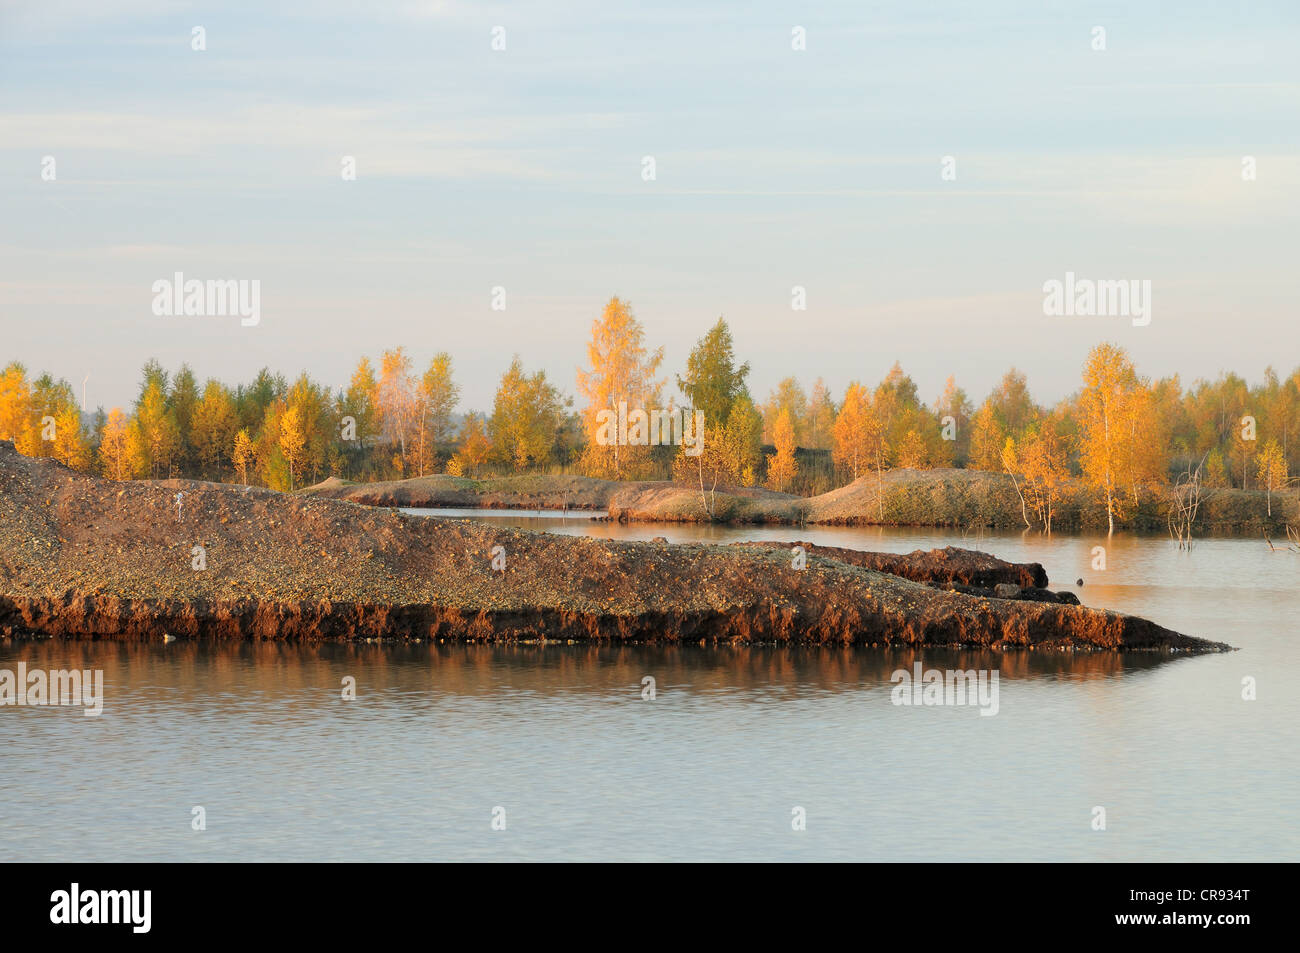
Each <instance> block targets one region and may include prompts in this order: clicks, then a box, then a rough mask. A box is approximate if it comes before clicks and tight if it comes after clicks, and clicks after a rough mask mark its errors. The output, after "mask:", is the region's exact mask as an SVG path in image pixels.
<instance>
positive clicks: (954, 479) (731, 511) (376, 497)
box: [299, 469, 1300, 540]
mask: <svg viewBox="0 0 1300 953" xmlns="http://www.w3.org/2000/svg"><path fill="white" fill-rule="evenodd" d="M880 484H881V486H882V487H883V490H884V493H883V495H884V505H883V519H882V518H881V512H882V507H881V505H880V503H879V500H878V493H877V479H876V476H875V475H874V474H869V475H867V476H864V477H862V478H860V479H858V480H856V481H855V482H853V483H850V484H849V485H848V486H844V487H840V488H838V489H835V490H832V491H830V492H829V493H823V494H821V495H819V496H813V497H800V496H793V495H791V494H787V493H777V492H774V491H771V490H766V489H762V488H753V487H735V486H726V487H723V486H719V487H718V488H717V489H716V490H715V491H713V492H712V494H710V493H709V490H708V489H706V490H705V496H706V497H709V496H710V495H711V499H710V501H709V502H710V503H711V504H712V506H713V518H712V519H710V518H709V515H708V512H707V510H706V508H705V503H704V502H703V501H702V499H701V493H700V490H699V487H698V486H696V487H692V486H688V485H685V484H681V483H674V482H670V481H649V480H645V481H627V482H618V481H613V480H600V479H595V478H591V477H581V476H568V475H555V476H552V475H546V474H530V475H524V476H511V477H488V478H485V479H480V480H471V479H467V478H463V477H453V476H447V475H441V474H440V475H434V476H425V477H412V478H410V479H407V480H392V481H383V482H377V483H348V482H346V481H343V480H336V479H331V480H326V481H325V482H323V483H318V484H316V485H314V486H311V487H307V488H305V489H303V490H300V491H299V493H300V494H301V495H307V496H318V497H324V498H328V499H337V500H347V501H349V502H352V503H360V504H363V505H366V506H382V507H397V508H408V507H409V508H427V509H500V510H518V511H528V510H548V511H550V510H554V511H564V510H567V511H569V512H573V513H575V514H579V515H580V514H582V513H584V512H602V513H608V518H609V519H610V520H612V521H616V522H621V523H717V524H723V525H745V524H760V525H761V524H770V525H786V526H802V525H823V526H911V527H936V528H943V527H946V528H953V529H966V528H971V529H997V530H1012V531H1014V530H1024V529H1035V530H1040V529H1042V526H1041V523H1040V522H1039V521H1038V520H1037V519H1036V518H1035V516H1034V514H1033V513H1032V512H1029V513H1028V516H1029V522H1030V523H1031V524H1033V525H1031V526H1026V520H1025V515H1024V514H1023V513H1022V508H1021V503H1020V499H1019V497H1018V496H1017V493H1016V488H1015V486H1014V485H1013V483H1012V481H1011V478H1010V477H1008V476H1006V475H1005V474H999V473H990V472H988V471H982V470H961V469H942V470H909V469H894V470H888V471H885V472H884V473H883V474H882V476H881V479H880ZM1203 496H1204V500H1203V503H1202V509H1201V514H1200V516H1199V517H1198V519H1197V521H1196V524H1195V535H1197V536H1205V537H1211V536H1238V537H1242V536H1245V537H1250V536H1253V537H1256V538H1262V536H1263V535H1264V534H1267V535H1268V536H1270V537H1271V538H1273V539H1275V540H1277V539H1285V537H1286V527H1287V525H1288V523H1289V524H1290V525H1292V526H1296V525H1300V494H1297V492H1296V491H1295V490H1288V491H1285V492H1275V493H1273V495H1272V508H1273V513H1272V515H1271V516H1269V515H1268V512H1267V500H1266V494H1265V493H1264V491H1262V490H1240V489H1235V488H1208V489H1206V490H1204V491H1203ZM1052 528H1053V530H1059V531H1062V532H1079V531H1085V532H1086V531H1097V530H1101V531H1105V529H1106V512H1105V507H1104V506H1103V505H1102V504H1100V503H1098V502H1095V501H1094V500H1092V499H1091V497H1090V494H1089V491H1088V490H1087V488H1086V487H1084V486H1083V485H1082V483H1081V482H1080V481H1071V482H1070V483H1069V484H1067V485H1066V487H1065V488H1064V490H1063V493H1062V500H1061V503H1060V504H1059V507H1058V509H1057V511H1056V513H1055V515H1054V517H1053V521H1052ZM1117 530H1118V531H1121V532H1133V533H1139V534H1151V533H1156V534H1163V533H1167V532H1168V523H1167V516H1166V511H1165V508H1164V504H1163V503H1162V501H1161V500H1160V499H1159V498H1158V496H1156V495H1155V494H1153V493H1151V492H1150V491H1148V492H1146V493H1145V494H1140V495H1139V503H1138V505H1137V507H1136V508H1135V509H1134V511H1133V513H1132V515H1131V516H1130V517H1129V518H1128V519H1126V520H1123V521H1121V522H1120V524H1119V526H1117Z"/></svg>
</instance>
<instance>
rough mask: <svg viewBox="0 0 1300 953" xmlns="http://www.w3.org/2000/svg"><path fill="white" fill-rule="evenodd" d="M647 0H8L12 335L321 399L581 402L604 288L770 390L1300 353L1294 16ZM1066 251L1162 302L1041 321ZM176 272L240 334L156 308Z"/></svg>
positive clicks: (925, 389) (1235, 7)
mask: <svg viewBox="0 0 1300 953" xmlns="http://www.w3.org/2000/svg"><path fill="white" fill-rule="evenodd" d="M638 6H639V9H633V8H631V7H630V6H628V7H625V6H623V5H618V4H611V3H599V2H574V3H565V2H547V3H530V4H522V3H518V4H516V3H485V4H473V3H462V2H456V0H452V2H443V3H438V2H432V3H429V2H424V3H421V2H371V3H358V4H351V3H342V2H334V0H320V2H311V3H308V2H303V3H280V2H273V0H261V2H255V3H187V2H169V0H117V2H114V0H102V2H101V0H40V2H27V0H0V329H2V330H3V335H2V336H0V361H6V360H9V359H13V358H17V359H19V360H22V361H23V362H25V363H26V364H27V365H28V366H29V367H30V368H33V369H48V370H50V371H53V372H54V373H55V374H56V375H58V376H64V377H67V378H69V379H70V380H73V381H74V382H76V383H77V384H78V387H79V385H80V380H81V378H82V377H83V376H84V375H85V374H87V373H89V374H90V375H91V379H90V383H89V385H88V397H89V402H90V404H91V406H92V407H93V406H94V405H96V404H102V405H104V406H111V405H114V404H125V403H127V402H129V401H130V400H131V399H132V397H133V396H134V393H135V389H136V383H137V380H138V377H139V368H140V365H141V364H142V363H143V362H144V360H145V359H146V358H148V357H150V356H154V357H157V358H159V359H160V360H162V361H163V362H164V364H166V365H167V366H169V367H173V368H174V367H175V366H177V365H179V364H180V363H181V362H182V361H188V362H189V363H190V364H191V365H192V366H193V367H194V369H195V372H196V373H197V374H198V375H199V376H200V378H203V377H206V376H210V375H211V376H218V377H221V378H223V379H225V380H227V381H235V380H239V379H247V378H249V377H251V376H252V374H253V373H254V372H255V371H256V370H257V369H258V368H259V367H261V366H263V365H270V366H271V367H273V368H275V369H278V370H281V371H283V372H284V373H286V374H287V375H290V376H292V375H294V374H296V373H297V372H298V371H299V370H301V369H303V368H306V369H308V370H309V371H310V372H311V373H312V374H313V376H315V377H317V378H318V379H321V380H323V381H325V382H326V383H328V384H330V385H331V386H338V385H340V384H344V383H346V380H347V377H348V375H349V373H350V371H351V369H352V367H353V365H354V364H355V362H356V360H357V358H358V356H359V355H360V354H362V353H367V354H370V355H371V356H372V357H374V358H377V357H378V355H379V352H380V351H381V350H382V349H383V348H385V347H388V346H392V345H396V344H405V345H406V346H407V348H408V349H409V350H410V352H411V353H412V354H413V356H414V357H415V358H416V360H417V362H418V363H420V364H423V363H425V362H427V360H428V358H429V357H430V356H431V355H432V354H433V353H434V352H435V351H438V350H447V351H450V352H451V353H452V355H453V356H454V358H455V362H456V367H457V373H458V376H459V378H460V380H461V382H462V387H463V392H464V398H465V400H464V404H463V408H462V409H464V408H471V407H472V408H483V407H486V406H488V405H489V404H490V401H491V395H492V392H493V390H494V388H495V385H496V381H497V378H498V377H499V375H500V373H501V372H502V371H503V370H504V369H505V367H506V365H507V364H508V363H509V360H510V356H511V354H512V352H515V351H518V352H520V353H521V354H522V355H523V356H524V358H525V362H526V364H527V365H528V366H529V367H530V368H531V367H538V366H540V367H544V368H545V369H546V370H547V372H548V373H549V374H550V375H551V376H552V377H553V378H554V379H555V380H556V381H557V382H558V383H559V384H560V385H561V386H562V387H563V388H564V389H565V390H566V391H568V392H572V390H573V388H574V370H575V368H576V367H577V365H578V364H580V363H581V362H583V360H584V359H585V341H586V338H587V334H588V329H589V327H590V324H591V321H592V319H593V318H594V317H595V316H596V315H598V314H599V312H600V309H601V307H602V305H603V303H604V302H605V300H606V299H607V298H608V297H609V296H610V295H612V294H618V295H621V296H623V297H625V298H627V299H629V300H630V301H631V302H632V304H633V307H634V308H635V310H636V312H637V314H638V316H639V317H640V318H641V320H642V322H643V323H644V325H645V327H646V330H647V332H648V336H649V339H650V342H651V344H653V345H659V344H662V345H664V346H665V349H666V351H667V365H666V368H667V370H668V372H669V374H670V375H671V374H675V373H677V372H678V371H679V370H680V368H681V366H682V364H683V363H684V361H685V357H686V354H687V352H688V351H689V348H690V346H691V344H692V343H693V342H694V341H695V340H696V339H697V338H698V337H700V336H701V335H702V334H703V333H704V332H705V331H706V330H707V328H708V327H709V326H710V325H711V324H712V323H713V321H714V320H716V318H717V317H718V316H719V315H723V316H725V317H726V318H727V319H728V320H729V321H730V323H731V325H732V328H733V330H734V332H735V336H736V341H737V347H738V351H739V354H740V356H741V357H742V358H744V359H746V360H749V361H750V362H751V363H752V365H753V374H752V377H751V385H752V390H753V391H754V393H755V396H756V397H759V398H760V399H761V398H762V397H763V396H764V395H766V393H767V391H768V390H769V389H770V388H771V387H772V386H774V385H775V383H776V382H777V380H779V379H780V378H781V377H783V376H785V375H787V374H794V375H796V376H797V377H798V378H799V379H800V380H801V382H803V383H804V385H805V387H807V386H809V385H811V382H812V380H813V379H814V378H815V377H816V376H818V375H822V376H824V377H825V378H826V380H827V382H828V383H829V384H830V385H831V387H832V389H833V390H835V391H836V392H837V394H838V393H839V392H842V390H843V388H844V386H845V385H846V384H847V383H848V381H849V380H850V379H853V378H858V379H862V380H864V381H868V382H875V381H877V380H878V379H879V378H880V377H881V376H882V375H883V374H884V373H885V371H886V370H887V369H888V367H889V365H890V364H892V363H893V361H894V360H895V359H898V360H901V361H902V363H903V366H904V367H905V368H906V369H907V370H908V371H909V372H910V373H911V374H912V375H913V376H914V377H915V378H916V380H917V382H918V384H919V385H920V387H921V391H922V393H923V395H924V396H925V397H927V398H933V397H934V396H935V395H936V394H937V393H938V392H939V390H940V389H941V388H942V385H943V381H944V378H945V377H946V376H947V374H949V373H955V374H956V375H957V378H958V382H959V383H961V384H962V385H963V386H965V387H966V388H967V390H968V391H969V392H970V393H971V394H972V396H973V397H975V398H976V399H979V398H980V397H982V396H983V395H984V394H985V393H986V392H987V391H988V389H989V388H990V387H991V386H992V384H993V383H994V382H995V380H996V379H997V378H998V377H1000V376H1001V374H1002V373H1003V372H1004V371H1005V370H1006V368H1007V367H1008V366H1009V365H1011V364H1015V365H1017V366H1019V367H1020V368H1021V369H1022V370H1024V371H1025V372H1026V373H1027V374H1028V375H1029V382H1030V386H1031V388H1032V389H1033V391H1034V393H1035V394H1036V395H1037V396H1038V397H1039V398H1040V399H1045V400H1054V399H1056V398H1058V397H1060V396H1063V395H1064V394H1066V393H1068V392H1069V391H1071V390H1073V389H1074V388H1075V386H1076V385H1077V381H1078V372H1079V368H1080V366H1081V364H1082V361H1083V358H1084V355H1085V353H1086V351H1087V349H1088V348H1089V347H1090V346H1091V345H1092V344H1094V343H1096V342H1097V341H1099V340H1102V339H1110V340H1113V341H1116V342H1118V343H1120V344H1122V345H1124V346H1125V347H1127V348H1129V349H1130V351H1131V352H1132V354H1133V356H1134V357H1135V359H1136V360H1137V362H1138V365H1139V368H1140V369H1141V370H1142V371H1143V372H1144V373H1148V374H1151V375H1153V376H1161V375H1165V374H1170V373H1174V372H1181V373H1182V374H1183V376H1184V379H1185V380H1188V381H1190V380H1191V379H1193V378H1195V377H1198V376H1215V375H1217V374H1218V373H1219V372H1220V371H1221V370H1225V369H1230V370H1236V371H1238V372H1241V373H1244V374H1246V375H1247V376H1249V377H1250V378H1252V379H1258V377H1259V376H1260V374H1261V373H1262V370H1263V368H1264V367H1265V366H1266V365H1267V364H1270V363H1273V364H1275V365H1277V366H1278V367H1279V368H1280V369H1286V370H1290V369H1291V368H1292V367H1294V366H1295V365H1297V364H1300V328H1298V325H1297V317H1298V315H1297V307H1296V306H1297V282H1296V280H1295V273H1296V270H1297V265H1296V258H1297V244H1298V243H1297V235H1298V234H1300V232H1298V231H1297V226H1298V225H1300V135H1298V129H1297V123H1298V122H1300V56H1297V53H1296V51H1297V50H1298V49H1300V42H1298V41H1300V30H1298V29H1297V26H1298V21H1300V12H1298V11H1300V6H1298V5H1297V4H1295V3H1294V2H1279V3H1240V4H1222V3H1214V4H1211V3H1179V4H1151V3H1141V2H1104V3H1063V2H1058V3H1011V2H992V3H979V4H971V3H959V2H952V3H925V2H907V3H901V2H900V3H892V4H884V3H872V4H862V3H820V4H816V5H812V4H799V3H735V4H720V3H712V4H710V3H699V2H678V0H673V2H667V3H664V2H656V3H654V4H642V5H638ZM196 25H201V26H203V27H204V28H205V29H206V31H207V49H206V51H203V52H195V51H193V50H191V48H190V37H191V28H192V27H193V26H196ZM497 25H501V26H504V27H505V29H506V41H507V49H506V50H505V51H504V52H494V51H493V50H492V49H491V48H490V41H491V31H492V28H493V27H494V26H497ZM796 25H801V26H803V27H805V28H806V30H807V50H806V51H803V52H795V51H792V50H791V48H790V46H791V44H790V33H791V28H792V27H794V26H796ZM1095 25H1100V26H1103V27H1104V28H1105V29H1106V41H1107V50H1106V51H1105V52H1094V51H1093V50H1092V49H1091V47H1090V43H1091V39H1092V37H1091V30H1092V28H1093V27H1094V26H1095ZM46 155H52V156H54V157H55V160H56V163H57V175H58V178H57V180H56V181H54V182H45V181H42V180H41V177H40V171H41V160H42V157H43V156H46ZM344 155H353V156H355V157H356V160H357V166H358V178H357V181H355V182H345V181H343V180H342V179H341V177H340V175H339V168H340V159H341V157H342V156H344ZM644 155H653V156H654V157H655V159H656V162H657V171H658V178H657V180H656V181H654V182H644V181H642V179H641V157H642V156H644ZM945 155H952V156H955V157H956V160H957V175H958V177H957V180H956V181H955V182H944V181H941V179H940V174H939V173H940V161H941V157H943V156H945ZM1243 155H1253V156H1255V157H1256V159H1257V162H1258V180H1257V181H1254V182H1243V181H1242V178H1241V158H1242V156H1243ZM1067 270H1069V271H1074V272H1075V273H1076V274H1077V275H1079V276H1080V277H1093V278H1133V279H1149V280H1151V281H1152V283H1153V299H1154V301H1153V304H1154V309H1153V318H1152V322H1151V324H1150V326H1148V327H1143V328H1135V327H1132V326H1131V324H1130V323H1129V322H1128V321H1126V320H1124V319H1117V318H1048V317H1044V316H1043V313H1042V299H1043V294H1042V290H1041V288H1042V285H1043V282H1044V281H1047V280H1049V279H1052V278H1062V277H1063V276H1064V273H1065V272H1066V271H1067ZM175 271H183V272H184V273H185V274H186V275H187V277H197V278H245V279H259V280H260V281H261V284H262V321H261V324H260V325H259V326H258V327H255V328H243V327H240V325H239V321H238V319H237V318H159V317H155V316H154V315H153V314H152V312H151V310H150V302H151V300H152V293H151V290H150V287H151V285H152V283H153V281H154V280H156V279H158V278H164V277H170V276H171V274H172V273H173V272H175ZM496 285H501V286H504V287H505V288H506V289H507V295H508V298H507V300H508V307H507V310H506V311H505V312H494V311H492V310H490V308H489V304H490V292H491V289H492V287H493V286H496ZM793 285H803V286H805V287H806V288H807V294H808V303H809V308H808V310H807V311H806V312H792V311H791V309H790V288H791V287H792V286H793ZM670 379H671V377H670Z"/></svg>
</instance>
